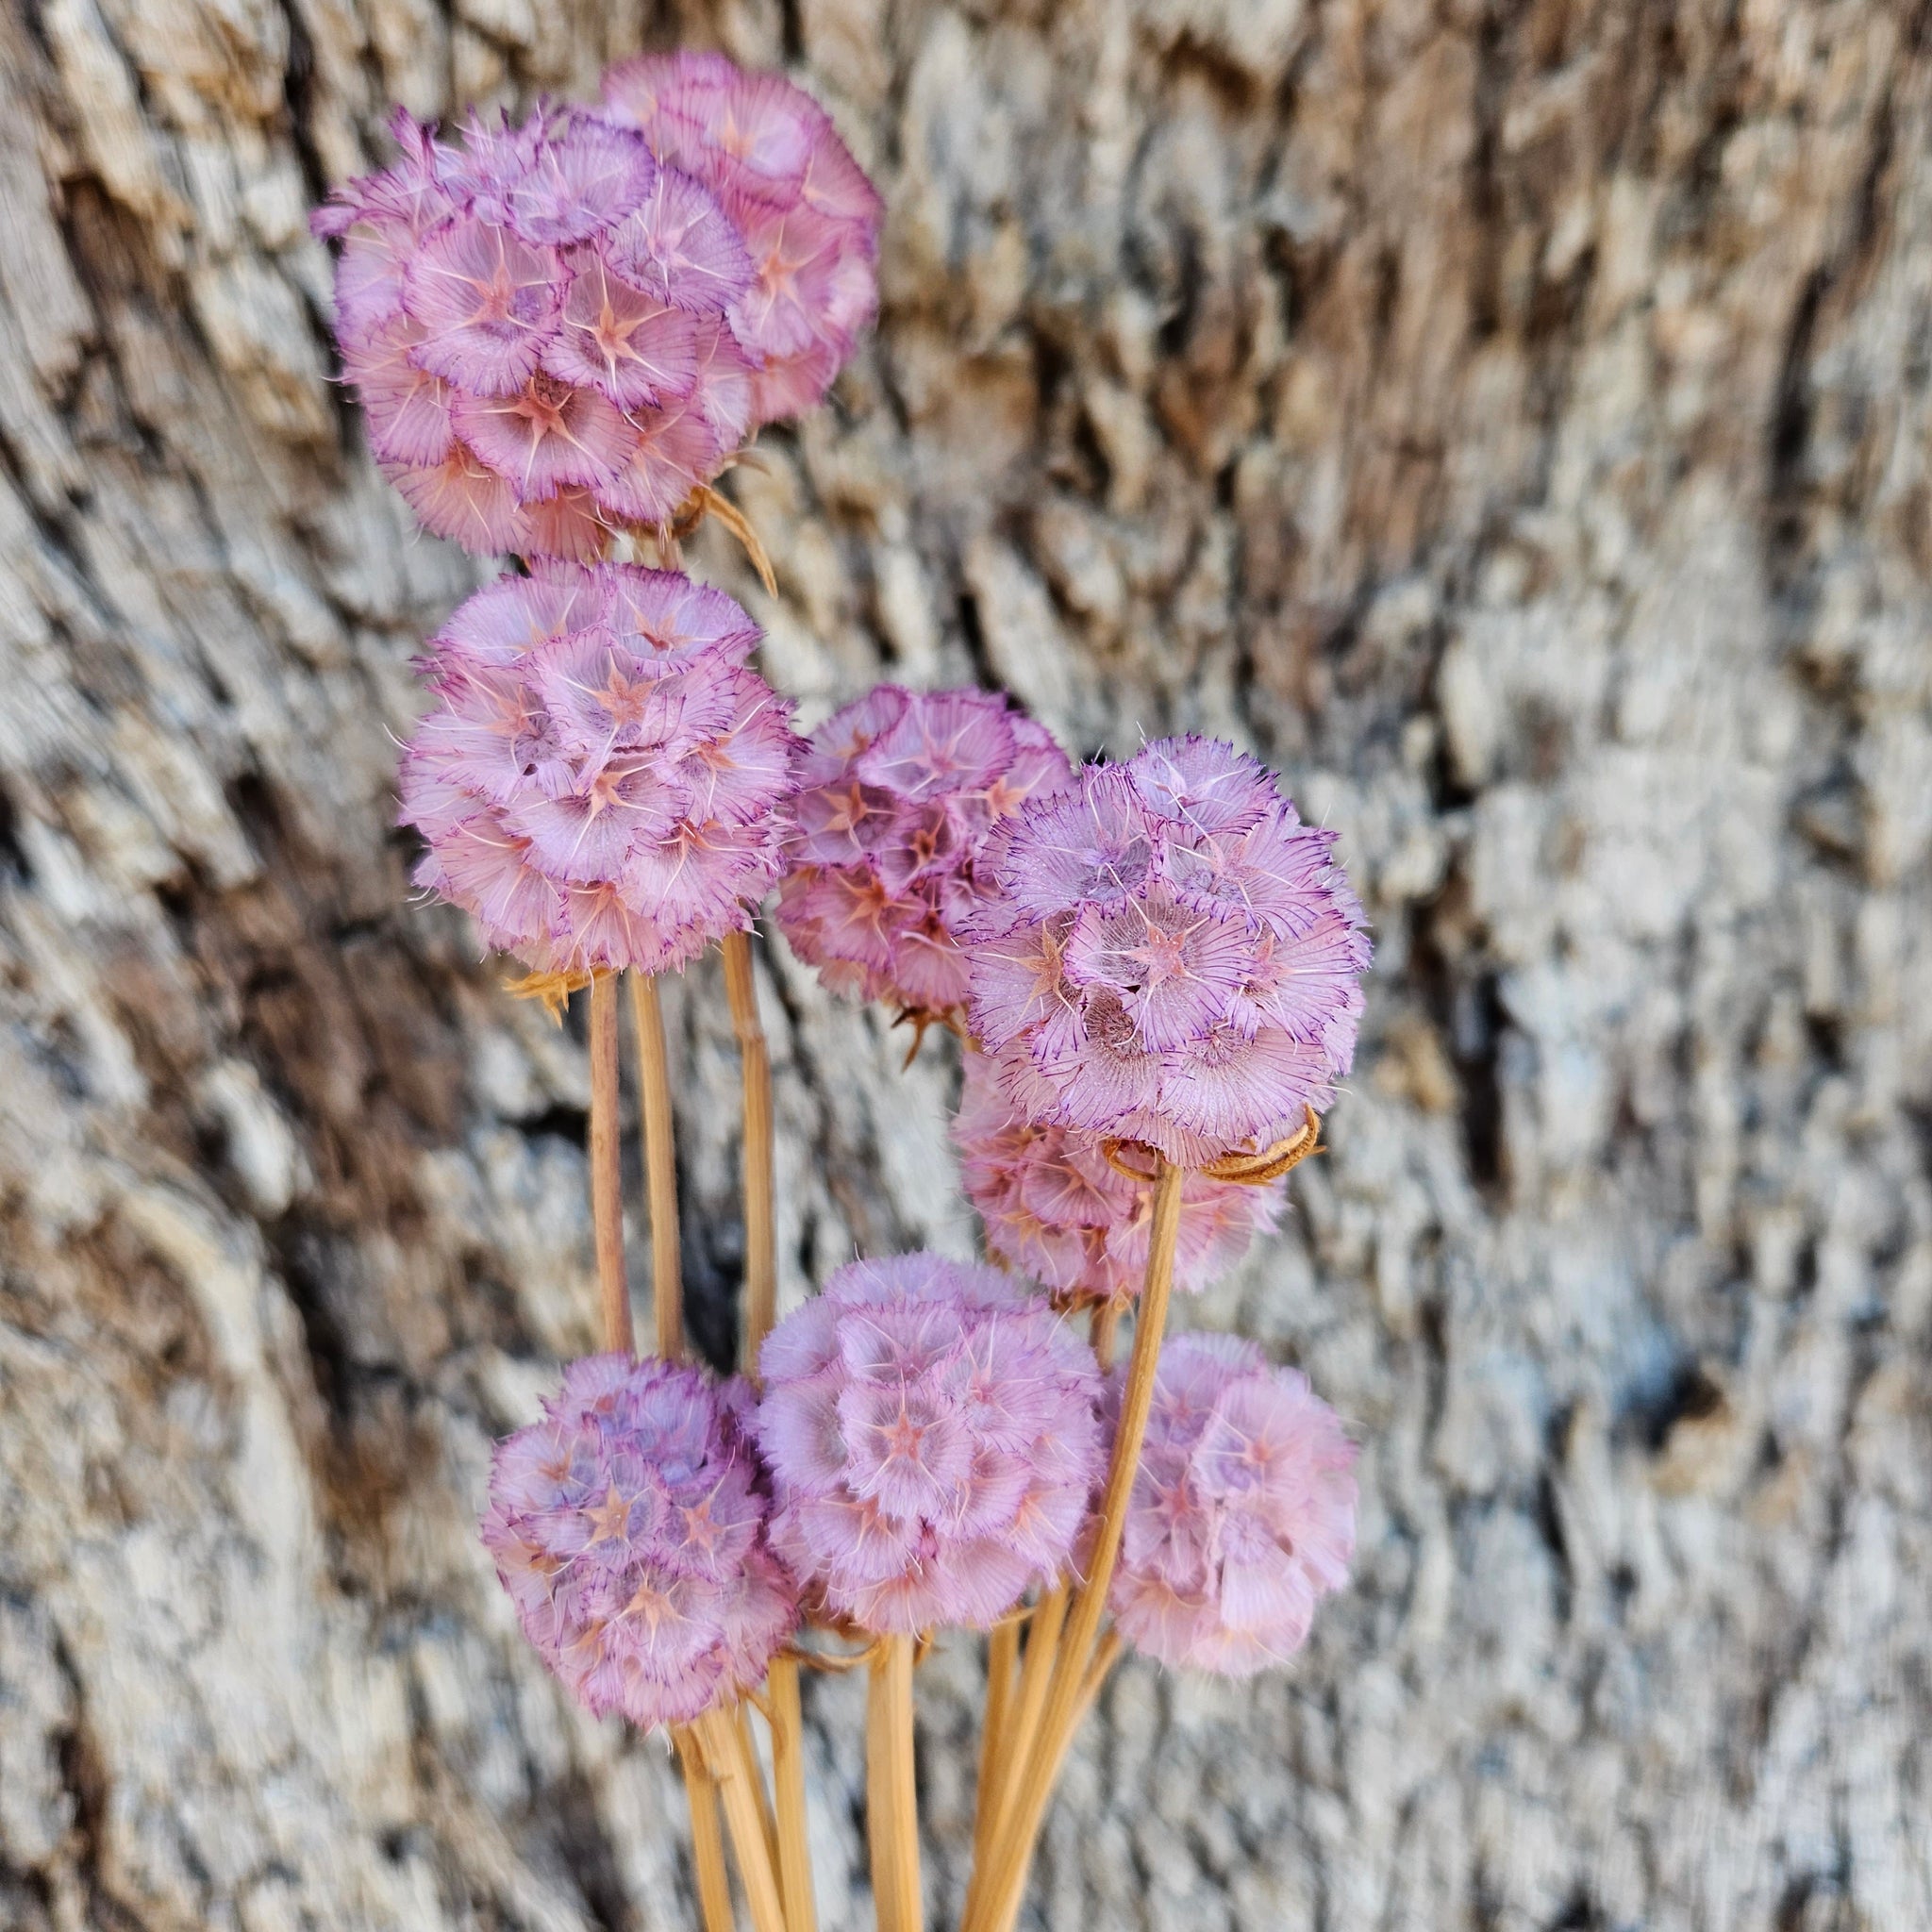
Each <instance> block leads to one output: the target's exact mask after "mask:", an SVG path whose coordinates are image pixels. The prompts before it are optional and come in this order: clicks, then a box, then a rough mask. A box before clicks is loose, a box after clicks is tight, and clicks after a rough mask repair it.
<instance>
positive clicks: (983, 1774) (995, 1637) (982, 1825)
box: [973, 1617, 1020, 1872]
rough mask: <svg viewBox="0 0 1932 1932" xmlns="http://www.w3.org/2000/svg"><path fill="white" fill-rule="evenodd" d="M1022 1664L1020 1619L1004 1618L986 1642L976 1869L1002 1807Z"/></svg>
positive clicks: (975, 1809) (975, 1822)
mask: <svg viewBox="0 0 1932 1932" xmlns="http://www.w3.org/2000/svg"><path fill="white" fill-rule="evenodd" d="M1019 1661H1020V1620H1019V1618H1018V1617H1005V1618H1002V1619H1001V1620H1000V1622H999V1623H997V1624H994V1625H993V1626H992V1635H991V1637H989V1638H988V1639H987V1641H986V1718H985V1722H984V1723H983V1724H981V1726H980V1732H979V1789H978V1791H977V1792H976V1794H975V1797H974V1807H973V1869H974V1871H975V1872H977V1871H978V1870H979V1868H980V1867H981V1865H982V1864H984V1863H985V1860H986V1853H987V1847H988V1846H989V1845H990V1844H991V1841H992V1827H993V1819H994V1816H995V1813H996V1811H997V1808H998V1806H999V1798H1000V1774H1001V1772H1002V1770H1003V1769H1004V1767H1005V1763H1006V1725H1007V1717H1008V1711H1009V1710H1010V1708H1011V1707H1012V1702H1013V1689H1014V1686H1013V1675H1014V1672H1015V1669H1016V1667H1017V1666H1018V1664H1019Z"/></svg>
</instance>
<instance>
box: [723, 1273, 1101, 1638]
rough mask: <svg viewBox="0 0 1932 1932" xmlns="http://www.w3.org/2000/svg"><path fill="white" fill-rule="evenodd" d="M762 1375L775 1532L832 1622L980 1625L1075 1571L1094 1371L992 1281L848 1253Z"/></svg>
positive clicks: (1095, 1459)
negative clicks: (1070, 1565) (1044, 1583)
mask: <svg viewBox="0 0 1932 1932" xmlns="http://www.w3.org/2000/svg"><path fill="white" fill-rule="evenodd" d="M758 1366H759V1368H760V1370H761V1371H762V1373H763V1374H764V1378H765V1392H764V1395H763V1397H762V1399H761V1400H760V1402H759V1404H758V1440H759V1442H760V1443H761V1444H762V1445H763V1448H764V1452H765V1457H766V1461H767V1463H768V1464H769V1466H770V1468H771V1471H772V1477H773V1485H774V1493H775V1494H776V1496H777V1499H778V1508H777V1513H776V1515H775V1516H774V1519H773V1524H772V1534H773V1540H774V1545H775V1547H776V1548H777V1549H778V1550H779V1551H780V1552H781V1554H782V1555H783V1556H784V1557H785V1558H786V1560H787V1561H788V1562H789V1563H790V1564H791V1567H792V1569H793V1570H794V1571H795V1573H796V1574H798V1576H799V1577H800V1578H801V1579H802V1580H803V1581H804V1583H805V1585H806V1591H807V1594H808V1598H812V1599H815V1600H816V1601H818V1602H819V1603H821V1604H822V1605H823V1606H824V1608H825V1609H826V1610H827V1611H829V1612H830V1613H831V1614H832V1615H834V1616H837V1617H843V1618H847V1619H849V1620H850V1621H851V1622H853V1623H855V1624H858V1625H859V1626H860V1627H862V1628H864V1629H867V1630H876V1631H892V1632H901V1633H904V1632H911V1631H918V1630H926V1629H930V1628H932V1627H933V1626H935V1625H937V1624H955V1625H966V1626H969V1627H972V1628H975V1629H984V1628H986V1627H987V1626H988V1625H990V1624H993V1623H995V1622H996V1621H997V1620H998V1619H999V1618H1000V1617H1002V1616H1004V1615H1005V1614H1006V1612H1007V1611H1008V1610H1009V1609H1011V1608H1012V1607H1013V1606H1014V1605H1015V1604H1016V1603H1018V1602H1019V1600H1020V1597H1021V1595H1022V1593H1023V1592H1024V1591H1025V1589H1026V1587H1027V1586H1028V1584H1030V1583H1033V1582H1035V1581H1037V1580H1044V1579H1046V1578H1049V1577H1052V1576H1054V1575H1055V1574H1058V1572H1059V1570H1060V1569H1061V1567H1062V1566H1063V1565H1064V1564H1065V1563H1066V1561H1067V1559H1068V1557H1069V1556H1070V1554H1071V1553H1072V1551H1073V1548H1074V1541H1075V1539H1076V1538H1077V1536H1078V1534H1079V1532H1080V1528H1081V1525H1082V1523H1083V1521H1084V1519H1085V1517H1086V1513H1087V1508H1088V1504H1089V1499H1090V1496H1091V1492H1092V1490H1093V1487H1094V1485H1095V1483H1096V1482H1097V1481H1098V1480H1099V1476H1100V1473H1101V1467H1102V1464H1101V1455H1100V1432H1099V1427H1098V1424H1097V1421H1096V1414H1095V1404H1096V1401H1097V1398H1098V1395H1099V1391H1100V1375H1099V1370H1098V1369H1097V1367H1096V1366H1095V1364H1094V1360H1093V1356H1092V1353H1091V1350H1089V1349H1088V1348H1087V1347H1086V1345H1085V1344H1084V1343H1083V1342H1081V1341H1078V1340H1077V1339H1076V1338H1075V1337H1074V1335H1073V1334H1071V1333H1070V1332H1069V1331H1068V1330H1067V1328H1066V1327H1065V1326H1064V1324H1062V1323H1061V1322H1060V1320H1059V1319H1058V1317H1057V1316H1056V1315H1055V1314H1054V1313H1053V1312H1052V1310H1051V1309H1049V1308H1048V1307H1046V1305H1045V1304H1044V1303H1043V1302H1041V1301H1040V1300H1039V1299H1038V1298H1037V1297H1035V1296H1032V1295H1029V1294H1028V1293H1027V1292H1026V1291H1024V1289H1023V1288H1022V1287H1021V1286H1020V1285H1019V1284H1018V1283H1016V1282H1012V1281H1009V1280H1008V1278H1007V1277H1006V1276H1005V1275H1004V1274H1000V1273H999V1272H998V1271H997V1270H996V1269H992V1268H982V1267H975V1266H972V1265H970V1264H963V1263H960V1262H957V1261H948V1260H944V1259H942V1258H941V1257H939V1256H937V1255H903V1256H900V1257H897V1258H896V1259H893V1260H889V1261H854V1262H852V1263H850V1264H849V1265H848V1266H846V1267H844V1268H841V1269H840V1270H839V1271H838V1273H837V1274H834V1275H833V1276H832V1278H831V1279H830V1280H829V1281H828V1282H827V1283H826V1284H825V1291H824V1294H822V1295H820V1296H819V1297H818V1298H817V1299H816V1300H815V1301H811V1302H808V1303H807V1304H806V1306H805V1307H802V1308H800V1309H798V1310H797V1311H796V1312H795V1313H793V1314H791V1315H790V1316H788V1317H787V1318H786V1319H785V1320H784V1321H783V1322H781V1323H779V1324H778V1325H777V1327H776V1328H774V1330H773V1331H772V1333H771V1335H770V1336H769V1337H768V1338H767V1340H766V1341H765V1345H764V1349H763V1352H762V1354H761V1355H760V1357H759V1363H758Z"/></svg>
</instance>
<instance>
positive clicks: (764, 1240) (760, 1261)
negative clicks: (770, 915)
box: [724, 932, 778, 1375]
mask: <svg viewBox="0 0 1932 1932" xmlns="http://www.w3.org/2000/svg"><path fill="white" fill-rule="evenodd" d="M724 994H725V997H726V998H727V999H728V1000H729V1001H730V1003H731V1029H732V1031H733V1032H734V1033H735V1034H736V1035H737V1036H738V1058H739V1070H740V1078H741V1082H742V1086H743V1091H744V1333H743V1346H742V1348H741V1361H742V1363H743V1366H744V1372H745V1374H748V1375H756V1374H758V1349H759V1348H760V1346H761V1345H762V1344H763V1342H764V1339H765V1337H766V1336H767V1335H769V1334H770V1333H771V1332H772V1324H773V1323H774V1321H775V1320H776V1319H777V1314H778V1241H777V1230H776V1220H775V1213H774V1183H773V1177H772V1056H771V1052H770V1049H769V1048H768V1047H767V1046H766V1044H765V1029H764V1026H763V1024H761V1023H760V1021H759V1019H758V981H757V978H756V977H755V976H754V974H753V972H752V957H751V935H750V934H749V933H742V932H727V933H726V934H725V935H724Z"/></svg>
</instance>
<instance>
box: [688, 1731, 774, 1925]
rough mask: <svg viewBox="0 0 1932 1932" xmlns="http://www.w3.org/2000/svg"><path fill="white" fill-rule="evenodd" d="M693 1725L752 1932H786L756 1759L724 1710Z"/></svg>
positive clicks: (742, 1735)
mask: <svg viewBox="0 0 1932 1932" xmlns="http://www.w3.org/2000/svg"><path fill="white" fill-rule="evenodd" d="M694 1728H695V1729H696V1731H697V1734H698V1738H699V1740H700V1741H701V1742H702V1743H703V1745H704V1747H705V1757H706V1759H707V1760H708V1763H709V1766H710V1771H711V1775H712V1777H714V1778H715V1779H716V1780H717V1784H718V1796H719V1799H720V1801H721V1802H722V1803H723V1805H724V1823H725V1825H726V1827H727V1828H728V1829H729V1831H730V1833H731V1849H732V1850H733V1851H734V1852H736V1853H737V1855H738V1875H739V1878H740V1880H741V1882H742V1884H743V1886H744V1897H745V1903H746V1904H747V1905H749V1906H750V1907H751V1923H752V1926H753V1932H786V1924H785V1907H784V1905H783V1903H782V1901H781V1900H780V1898H779V1896H778V1877H777V1874H776V1873H775V1872H774V1870H773V1869H772V1845H771V1840H770V1839H769V1838H768V1837H767V1835H766V1829H765V1815H764V1799H763V1796H762V1788H761V1786H760V1784H759V1782H758V1760H757V1759H756V1758H755V1757H752V1755H751V1751H750V1747H749V1745H748V1744H747V1742H746V1740H745V1737H744V1734H743V1733H742V1732H741V1730H740V1729H739V1727H738V1725H737V1724H736V1723H735V1722H734V1721H733V1718H732V1715H731V1713H730V1712H729V1711H728V1710H722V1709H716V1708H714V1709H711V1710H708V1711H706V1713H705V1714H704V1716H703V1717H701V1718H699V1719H698V1721H697V1724H696V1725H695V1726H694Z"/></svg>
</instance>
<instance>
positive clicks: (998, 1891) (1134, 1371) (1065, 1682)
mask: <svg viewBox="0 0 1932 1932" xmlns="http://www.w3.org/2000/svg"><path fill="white" fill-rule="evenodd" d="M1180 1213H1181V1171H1180V1169H1179V1168H1177V1167H1175V1166H1174V1164H1173V1162H1171V1161H1169V1160H1166V1159H1163V1160H1162V1161H1161V1163H1160V1173H1159V1176H1158V1180H1157V1183H1156V1186H1155V1193H1154V1227H1153V1232H1152V1238H1151V1240H1150V1241H1149V1243H1148V1249H1147V1283H1146V1286H1145V1288H1144V1289H1143V1290H1142V1291H1141V1307H1140V1309H1139V1312H1138V1315H1137V1317H1136V1320H1135V1324H1134V1352H1133V1355H1132V1356H1131V1357H1129V1358H1128V1362H1127V1382H1126V1388H1125V1390H1124V1391H1123V1394H1122V1398H1121V1417H1120V1424H1119V1426H1118V1428H1117V1429H1116V1430H1115V1432H1114V1440H1113V1457H1112V1460H1111V1461H1110V1462H1109V1463H1108V1472H1107V1489H1106V1491H1105V1493H1104V1496H1103V1499H1102V1502H1101V1510H1100V1529H1099V1533H1098V1534H1097V1536H1096V1537H1095V1539H1094V1543H1093V1550H1092V1554H1091V1557H1089V1558H1088V1571H1087V1578H1086V1581H1085V1582H1084V1583H1082V1584H1081V1586H1080V1588H1079V1590H1078V1591H1076V1592H1075V1593H1074V1602H1073V1608H1072V1610H1071V1611H1070V1613H1069V1615H1068V1620H1067V1627H1066V1630H1065V1633H1064V1635H1063V1636H1062V1638H1061V1641H1060V1646H1059V1660H1058V1665H1057V1667H1056V1668H1055V1671H1054V1677H1053V1688H1052V1690H1051V1691H1049V1693H1048V1695H1047V1701H1046V1711H1045V1715H1044V1716H1043V1717H1042V1718H1041V1724H1040V1730H1039V1735H1038V1737H1037V1739H1036V1740H1035V1742H1034V1744H1033V1748H1032V1750H1031V1751H1030V1752H1029V1753H1028V1755H1027V1757H1026V1758H1025V1760H1024V1762H1022V1763H1021V1764H1020V1765H1019V1766H1018V1768H1017V1771H1016V1775H1017V1777H1018V1779H1019V1788H1018V1793H1017V1796H1016V1797H1015V1799H1014V1800H1013V1803H1012V1807H1011V1811H1010V1815H1009V1816H1008V1817H1007V1818H1006V1820H1005V1821H1004V1828H1003V1829H1001V1830H1000V1831H998V1832H997V1833H996V1834H995V1839H994V1844H993V1860H992V1866H991V1873H990V1874H989V1882H988V1884H987V1885H986V1887H985V1888H984V1889H983V1890H981V1891H980V1893H979V1895H978V1897H977V1898H976V1899H975V1901H974V1905H975V1907H976V1909H975V1910H974V1912H973V1913H972V1914H971V1915H970V1916H969V1918H968V1921H967V1932H1011V1927H1012V1924H1013V1921H1014V1920H1015V1919H1016V1918H1017V1917H1018V1916H1019V1912H1020V1902H1021V1899H1022V1897H1023V1896H1024V1892H1025V1889H1026V1874H1027V1870H1028V1868H1029V1867H1030V1865H1031V1864H1032V1860H1033V1846H1034V1842H1035V1840H1037V1839H1038V1837H1039V1835H1040V1826H1041V1820H1042V1819H1043V1818H1044V1817H1045V1815H1046V1805H1047V1800H1048V1798H1050V1797H1051V1796H1052V1794H1053V1786H1054V1780H1055V1778H1056V1776H1057V1775H1058V1771H1059V1766H1060V1762H1061V1760H1062V1758H1064V1757H1065V1756H1066V1752H1067V1747H1068V1745H1069V1744H1070V1743H1071V1742H1072V1740H1073V1736H1074V1730H1075V1728H1076V1727H1077V1726H1078V1724H1079V1722H1080V1719H1081V1717H1082V1715H1083V1714H1084V1712H1085V1710H1086V1707H1087V1706H1088V1704H1090V1703H1091V1700H1092V1697H1093V1694H1094V1692H1095V1691H1097V1690H1098V1688H1099V1684H1098V1679H1097V1678H1095V1679H1094V1680H1093V1682H1092V1684H1091V1688H1090V1683H1089V1667H1090V1663H1091V1661H1092V1659H1093V1647H1094V1640H1095V1639H1096V1637H1098V1635H1099V1632H1100V1619H1101V1616H1102V1615H1103V1613H1104V1612H1105V1610H1106V1608H1107V1591H1108V1584H1109V1583H1111V1582H1112V1580H1113V1566H1114V1560H1115V1558H1116V1557H1118V1556H1119V1555H1120V1547H1121V1532H1122V1530H1123V1529H1124V1527H1125V1524H1126V1518H1127V1502H1128V1499H1129V1497H1131V1496H1132V1494H1133V1491H1134V1477H1135V1476H1136V1474H1138V1473H1139V1471H1140V1466H1141V1443H1142V1442H1143V1441H1145V1439H1146V1435H1147V1416H1148V1412H1149V1410H1151V1409H1152V1407H1153V1406H1154V1373H1155V1370H1156V1368H1157V1367H1158V1364H1159V1360H1160V1341H1161V1335H1162V1332H1163V1331H1164V1330H1165V1328H1166V1327H1167V1304H1168V1297H1169V1294H1170V1293H1171V1291H1172V1290H1173V1288H1174V1246H1175V1243H1176V1241H1177V1240H1178V1237H1179V1234H1180ZM1001 1808H1002V1810H1003V1811H1005V1810H1006V1809H1007V1806H1006V1804H1005V1801H1004V1800H1003V1801H1002V1807H1001Z"/></svg>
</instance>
